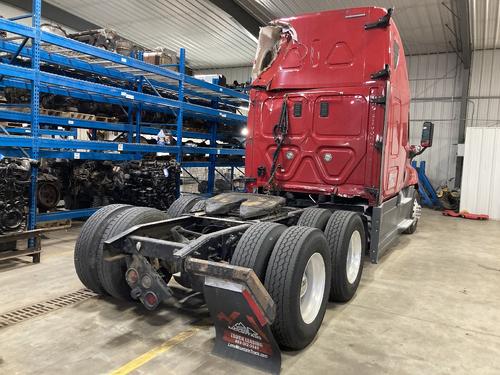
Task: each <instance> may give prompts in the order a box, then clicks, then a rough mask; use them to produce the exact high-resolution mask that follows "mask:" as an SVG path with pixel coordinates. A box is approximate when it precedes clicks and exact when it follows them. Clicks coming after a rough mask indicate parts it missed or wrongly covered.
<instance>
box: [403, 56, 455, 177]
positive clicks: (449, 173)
mask: <svg viewBox="0 0 500 375" xmlns="http://www.w3.org/2000/svg"><path fill="white" fill-rule="evenodd" d="M407 62H408V75H409V79H410V89H411V98H412V102H411V106H410V141H411V143H412V144H419V143H420V136H421V131H422V123H423V122H424V121H431V122H433V123H434V142H433V145H432V147H431V148H430V149H428V150H426V151H425V152H424V153H423V154H422V155H420V156H418V157H417V158H416V160H417V161H420V160H425V161H426V172H427V175H428V177H429V178H430V180H431V182H432V184H433V185H434V187H438V186H439V185H442V184H446V183H447V181H449V180H451V179H453V178H454V177H455V167H456V153H457V139H458V126H459V117H460V95H461V88H462V75H463V74H462V73H463V72H462V65H461V61H460V60H459V59H458V58H457V56H456V55H455V54H451V53H442V54H433V55H418V56H409V57H407ZM450 185H453V183H451V184H450Z"/></svg>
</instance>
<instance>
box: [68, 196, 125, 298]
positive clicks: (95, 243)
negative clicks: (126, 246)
mask: <svg viewBox="0 0 500 375" xmlns="http://www.w3.org/2000/svg"><path fill="white" fill-rule="evenodd" d="M131 207H132V206H129V205H127V204H111V205H109V206H106V207H103V208H101V209H99V210H97V211H96V212H95V213H94V214H93V215H92V216H91V217H89V218H88V220H87V221H86V222H85V224H83V227H82V230H81V231H80V235H79V236H78V238H77V240H76V243H75V253H74V263H75V270H76V274H77V275H78V278H79V279H80V281H81V282H82V283H83V285H85V286H86V287H87V288H89V289H90V290H92V291H94V292H95V293H98V294H106V291H105V290H104V288H103V287H102V284H101V282H100V281H99V276H98V275H97V254H98V253H100V252H102V247H103V244H104V240H105V239H104V238H103V234H104V230H105V229H106V225H107V223H108V222H109V221H110V220H111V218H112V217H114V216H116V215H118V214H119V213H120V212H122V211H124V210H126V209H127V208H131Z"/></svg>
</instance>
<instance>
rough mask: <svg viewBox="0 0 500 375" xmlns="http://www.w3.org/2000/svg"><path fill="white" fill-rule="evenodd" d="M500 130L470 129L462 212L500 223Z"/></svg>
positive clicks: (461, 202) (499, 128)
mask: <svg viewBox="0 0 500 375" xmlns="http://www.w3.org/2000/svg"><path fill="white" fill-rule="evenodd" d="M499 144H500V127H496V128H494V127H469V128H467V133H466V138H465V154H464V171H463V178H462V191H461V193H462V194H461V199H460V210H467V211H469V212H472V213H478V214H487V215H490V218H492V219H496V220H500V149H499V148H498V145H499Z"/></svg>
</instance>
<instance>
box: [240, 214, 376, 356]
mask: <svg viewBox="0 0 500 375" xmlns="http://www.w3.org/2000/svg"><path fill="white" fill-rule="evenodd" d="M365 243H366V239H365V230H364V224H363V222H362V220H361V217H360V215H359V214H357V213H354V212H349V211H335V212H333V213H332V212H331V211H329V210H326V209H321V208H308V209H306V210H304V212H303V214H302V215H301V217H300V219H299V221H298V226H292V227H288V228H287V227H285V226H284V225H282V224H278V223H269V222H262V223H257V224H254V225H252V226H251V227H250V228H249V229H247V231H246V232H245V233H244V234H243V236H242V237H241V239H240V241H239V242H238V245H237V246H236V249H235V252H234V255H233V257H232V260H231V263H232V264H234V265H238V266H243V267H248V268H252V269H253V270H254V271H255V273H256V275H257V276H258V277H259V279H260V280H261V281H262V282H263V283H264V285H265V287H266V289H267V291H268V292H269V294H270V296H271V297H272V299H273V301H274V302H275V303H276V319H275V321H274V322H273V325H272V327H271V328H272V330H273V334H274V336H275V337H276V339H277V341H278V343H279V344H280V345H281V346H282V347H285V348H288V349H293V350H298V349H302V348H304V347H305V346H307V345H308V344H309V343H311V342H312V340H313V339H314V337H315V336H316V333H317V332H318V330H319V327H320V325H321V322H322V321H323V317H324V314H325V311H326V305H327V302H328V299H330V300H331V301H337V302H346V301H349V300H350V299H351V298H352V297H353V296H354V294H355V292H356V289H357V287H358V285H359V281H360V278H361V274H362V270H363V253H364V251H365ZM264 269H265V272H264Z"/></svg>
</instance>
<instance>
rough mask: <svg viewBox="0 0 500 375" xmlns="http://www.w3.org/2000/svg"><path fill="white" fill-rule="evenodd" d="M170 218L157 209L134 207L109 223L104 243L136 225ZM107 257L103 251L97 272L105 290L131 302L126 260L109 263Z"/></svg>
mask: <svg viewBox="0 0 500 375" xmlns="http://www.w3.org/2000/svg"><path fill="white" fill-rule="evenodd" d="M168 217H169V216H168V215H167V214H166V213H165V212H163V211H160V210H157V209H156V208H150V207H132V208H130V209H128V210H125V211H123V212H121V213H120V214H118V215H116V216H114V217H113V218H112V219H111V220H110V221H109V222H108V225H107V226H106V228H105V230H104V234H103V236H102V238H103V241H105V240H106V239H108V238H111V237H114V236H116V235H118V234H120V233H122V232H124V231H126V230H127V229H130V228H131V227H133V226H135V225H139V224H146V223H151V222H153V221H158V220H165V219H168ZM106 255H107V254H105V252H104V251H101V252H100V253H99V254H98V259H97V265H98V268H97V272H98V275H99V280H100V281H101V283H102V286H103V288H104V290H105V291H106V292H107V293H108V294H109V295H111V296H112V297H115V298H117V299H120V300H131V299H132V298H131V296H130V287H129V286H128V284H127V282H126V281H125V272H126V271H127V264H126V262H125V259H121V260H116V261H112V262H108V261H106V260H105V259H104V258H105V257H106Z"/></svg>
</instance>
